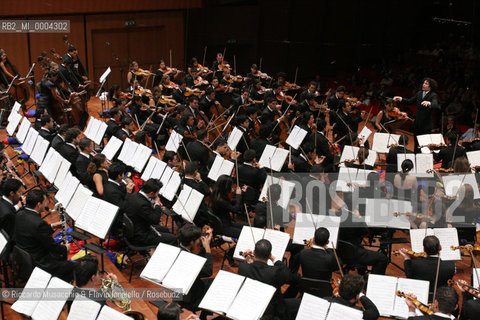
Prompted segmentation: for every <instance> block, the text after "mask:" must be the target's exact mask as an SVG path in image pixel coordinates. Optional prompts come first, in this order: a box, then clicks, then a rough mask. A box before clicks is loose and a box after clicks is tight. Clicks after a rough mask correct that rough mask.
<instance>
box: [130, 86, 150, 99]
mask: <svg viewBox="0 0 480 320" xmlns="http://www.w3.org/2000/svg"><path fill="white" fill-rule="evenodd" d="M134 92H135V94H139V95H142V96H147V97H151V96H152V91H150V89H143V88H142V89H135V91H134Z"/></svg>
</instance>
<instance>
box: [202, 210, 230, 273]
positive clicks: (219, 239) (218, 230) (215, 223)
mask: <svg viewBox="0 0 480 320" xmlns="http://www.w3.org/2000/svg"><path fill="white" fill-rule="evenodd" d="M207 214H208V225H209V226H210V227H211V228H212V229H213V239H212V242H211V243H210V247H211V248H212V249H213V248H219V249H220V250H222V251H223V258H222V265H221V267H220V270H222V269H223V266H224V265H225V260H226V259H227V253H228V251H229V250H230V249H231V247H230V244H231V243H234V242H231V241H227V240H226V239H227V237H225V236H224V235H223V222H222V220H220V218H219V217H217V216H216V215H215V214H214V213H213V212H212V210H211V209H210V208H208V210H207ZM225 243H227V244H228V249H224V248H223V247H222V246H223V245H224V244H225Z"/></svg>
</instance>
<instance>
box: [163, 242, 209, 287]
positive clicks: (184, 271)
mask: <svg viewBox="0 0 480 320" xmlns="http://www.w3.org/2000/svg"><path fill="white" fill-rule="evenodd" d="M205 262H207V259H206V258H204V257H201V256H197V255H196V254H193V253H189V252H187V251H181V252H180V254H179V255H178V257H177V260H175V262H174V263H173V265H172V267H171V268H170V271H168V273H167V275H166V276H165V278H163V281H162V285H163V286H165V287H167V288H170V289H181V290H182V293H183V294H188V292H189V291H190V288H191V287H192V285H193V283H194V282H195V280H196V279H197V277H198V274H199V273H200V271H201V270H202V268H203V265H204V264H205Z"/></svg>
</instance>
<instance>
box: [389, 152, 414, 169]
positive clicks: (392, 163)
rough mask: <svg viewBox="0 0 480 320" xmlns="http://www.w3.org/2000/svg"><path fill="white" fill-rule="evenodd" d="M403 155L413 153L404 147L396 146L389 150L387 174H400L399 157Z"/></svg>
mask: <svg viewBox="0 0 480 320" xmlns="http://www.w3.org/2000/svg"><path fill="white" fill-rule="evenodd" d="M403 153H412V151H410V150H407V149H406V148H405V147H404V146H396V147H393V148H390V150H388V154H387V172H398V166H397V156H398V154H403Z"/></svg>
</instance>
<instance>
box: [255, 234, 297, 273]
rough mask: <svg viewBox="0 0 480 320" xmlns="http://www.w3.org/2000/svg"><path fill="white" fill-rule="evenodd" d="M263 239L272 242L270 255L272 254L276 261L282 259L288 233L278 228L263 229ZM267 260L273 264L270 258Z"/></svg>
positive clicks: (288, 239) (288, 236) (288, 237)
mask: <svg viewBox="0 0 480 320" xmlns="http://www.w3.org/2000/svg"><path fill="white" fill-rule="evenodd" d="M263 239H266V240H268V241H270V243H271V244H272V256H274V257H275V259H276V260H277V261H278V260H280V261H282V260H283V256H284V255H285V250H286V249H287V246H288V242H289V241H290V234H288V233H286V232H282V231H278V230H273V229H265V234H264V235H263ZM257 241H258V240H257ZM268 262H269V264H270V263H271V264H272V265H273V262H272V261H271V260H269V261H268Z"/></svg>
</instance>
